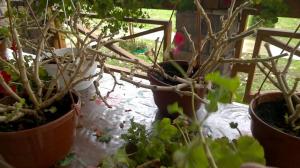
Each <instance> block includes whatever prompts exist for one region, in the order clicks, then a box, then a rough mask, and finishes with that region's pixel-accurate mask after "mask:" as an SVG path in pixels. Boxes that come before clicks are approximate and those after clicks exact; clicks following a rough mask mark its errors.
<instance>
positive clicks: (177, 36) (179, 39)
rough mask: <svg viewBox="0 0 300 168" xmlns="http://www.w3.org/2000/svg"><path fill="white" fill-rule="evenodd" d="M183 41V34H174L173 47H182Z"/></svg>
mask: <svg viewBox="0 0 300 168" xmlns="http://www.w3.org/2000/svg"><path fill="white" fill-rule="evenodd" d="M184 41H185V36H184V34H183V33H181V32H176V34H175V36H174V41H173V42H174V45H175V46H181V45H183V43H184Z"/></svg>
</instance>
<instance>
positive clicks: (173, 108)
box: [167, 102, 183, 114]
mask: <svg viewBox="0 0 300 168" xmlns="http://www.w3.org/2000/svg"><path fill="white" fill-rule="evenodd" d="M167 110H168V113H170V114H175V113H179V114H183V108H181V107H179V106H178V102H175V103H173V104H170V105H168V106H167Z"/></svg>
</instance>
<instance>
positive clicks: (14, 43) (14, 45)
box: [10, 41, 18, 52]
mask: <svg viewBox="0 0 300 168" xmlns="http://www.w3.org/2000/svg"><path fill="white" fill-rule="evenodd" d="M10 49H11V50H13V52H17V51H18V47H17V43H16V42H15V41H13V42H12V44H11V47H10Z"/></svg>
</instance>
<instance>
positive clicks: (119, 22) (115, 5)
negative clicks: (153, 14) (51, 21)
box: [35, 0, 148, 34]
mask: <svg viewBox="0 0 300 168" xmlns="http://www.w3.org/2000/svg"><path fill="white" fill-rule="evenodd" d="M62 2H64V3H62ZM46 4H47V0H41V1H39V2H38V3H37V4H36V5H35V8H36V10H37V11H38V13H39V14H41V15H42V14H43V13H44V11H45V7H46ZM48 6H49V7H50V6H56V7H57V8H58V10H61V11H64V12H65V13H66V15H67V16H70V15H72V14H74V12H75V6H76V7H78V6H80V9H81V10H82V11H83V12H87V13H95V14H96V15H97V16H96V17H97V18H98V19H104V18H106V20H104V24H103V25H104V26H103V27H102V29H101V31H102V33H104V34H108V33H110V34H111V33H117V32H118V31H119V30H120V29H123V30H125V31H127V29H128V26H127V25H128V23H127V22H123V20H124V18H125V17H130V18H147V17H148V15H147V13H146V12H145V11H143V10H142V7H143V2H142V1H139V0H130V1H127V0H116V1H115V0H101V1H99V0H73V1H61V0H51V1H49V4H48ZM64 12H63V13H61V15H60V18H61V19H64V18H65V13H64ZM107 18H109V19H107ZM82 20H83V22H84V23H87V21H88V20H85V19H82Z"/></svg>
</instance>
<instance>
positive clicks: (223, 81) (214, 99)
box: [205, 72, 240, 112]
mask: <svg viewBox="0 0 300 168" xmlns="http://www.w3.org/2000/svg"><path fill="white" fill-rule="evenodd" d="M205 81H207V82H211V83H212V84H214V85H216V88H214V89H213V90H210V91H209V92H208V94H207V99H208V100H209V101H210V102H209V104H208V105H207V106H206V109H207V110H208V111H209V112H215V111H217V110H218V102H221V103H229V102H230V101H231V98H232V96H235V93H236V91H237V89H238V87H239V86H240V80H239V78H238V77H234V78H229V77H225V76H222V75H221V74H220V72H213V73H210V74H207V75H206V76H205Z"/></svg>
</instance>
